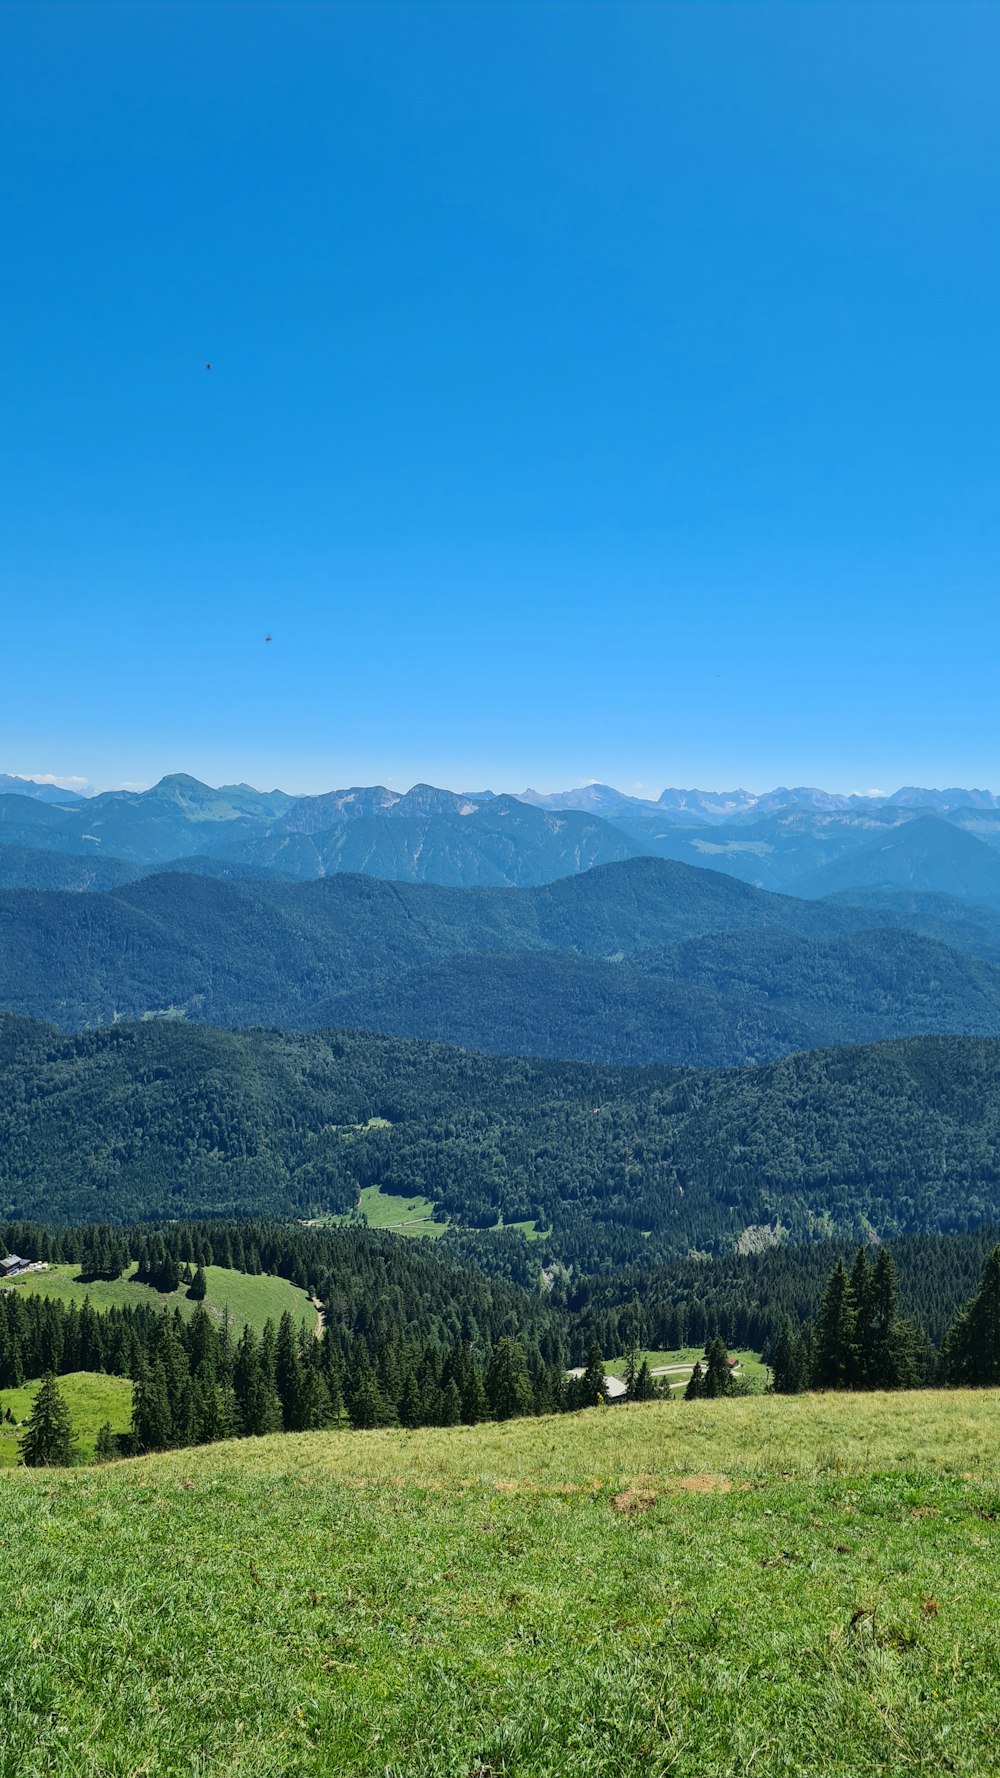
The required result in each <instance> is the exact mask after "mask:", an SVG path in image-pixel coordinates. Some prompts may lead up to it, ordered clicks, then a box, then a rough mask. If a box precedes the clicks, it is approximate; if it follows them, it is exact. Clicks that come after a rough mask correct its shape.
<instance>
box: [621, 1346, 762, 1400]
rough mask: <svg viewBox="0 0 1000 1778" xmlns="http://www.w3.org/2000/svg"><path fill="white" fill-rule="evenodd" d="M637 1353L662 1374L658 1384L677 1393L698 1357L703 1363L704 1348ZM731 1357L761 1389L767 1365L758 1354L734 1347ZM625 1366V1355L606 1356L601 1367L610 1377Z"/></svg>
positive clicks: (682, 1389) (652, 1368)
mask: <svg viewBox="0 0 1000 1778" xmlns="http://www.w3.org/2000/svg"><path fill="white" fill-rule="evenodd" d="M639 1356H640V1359H643V1358H645V1359H646V1361H647V1363H648V1365H649V1368H650V1370H651V1371H653V1372H654V1373H655V1372H657V1371H659V1372H661V1373H665V1374H661V1375H659V1376H657V1378H656V1381H657V1382H658V1383H660V1384H665V1383H669V1384H670V1388H671V1392H672V1393H673V1394H674V1395H680V1394H683V1392H684V1390H685V1389H686V1387H687V1384H688V1381H689V1379H690V1376H691V1372H692V1371H693V1370H694V1367H695V1365H696V1363H697V1362H698V1360H699V1359H701V1360H702V1362H704V1358H705V1349H704V1347H703V1346H678V1347H676V1348H675V1349H674V1350H673V1351H672V1352H641V1353H640V1354H639ZM730 1356H731V1357H732V1358H738V1359H739V1361H740V1371H741V1375H742V1376H744V1377H745V1378H746V1379H747V1381H748V1383H750V1385H751V1386H752V1387H753V1388H754V1389H761V1390H763V1389H764V1388H765V1387H766V1385H767V1378H768V1370H767V1365H766V1364H762V1362H761V1359H760V1354H759V1353H757V1352H744V1351H736V1350H734V1351H733V1352H732V1353H731V1354H730ZM627 1367H628V1359H627V1357H626V1358H612V1359H609V1360H608V1362H607V1363H606V1364H605V1366H604V1368H605V1370H606V1371H607V1372H608V1373H609V1375H610V1376H613V1377H624V1375H625V1371H626V1369H627Z"/></svg>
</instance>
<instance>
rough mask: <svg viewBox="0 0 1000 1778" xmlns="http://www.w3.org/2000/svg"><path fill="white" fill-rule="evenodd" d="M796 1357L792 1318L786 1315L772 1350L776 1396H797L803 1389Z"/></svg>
mask: <svg viewBox="0 0 1000 1778" xmlns="http://www.w3.org/2000/svg"><path fill="white" fill-rule="evenodd" d="M796 1356H797V1354H796V1338H795V1333H794V1330H793V1328H792V1322H791V1317H790V1316H789V1315H786V1316H785V1319H784V1321H783V1322H782V1324H781V1332H780V1333H779V1335H778V1337H777V1339H776V1340H775V1342H774V1346H773V1348H772V1350H771V1378H772V1388H773V1389H774V1393H775V1395H795V1394H796V1393H797V1392H798V1390H799V1388H800V1387H801V1384H800V1381H799V1375H798V1367H797V1364H796Z"/></svg>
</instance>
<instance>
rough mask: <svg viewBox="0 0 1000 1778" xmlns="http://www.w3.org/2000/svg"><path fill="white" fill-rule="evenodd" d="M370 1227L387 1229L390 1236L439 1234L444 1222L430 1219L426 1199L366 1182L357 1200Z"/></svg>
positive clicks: (430, 1207) (429, 1210) (428, 1204)
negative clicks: (388, 1190)
mask: <svg viewBox="0 0 1000 1778" xmlns="http://www.w3.org/2000/svg"><path fill="white" fill-rule="evenodd" d="M358 1202H359V1205H360V1207H361V1209H362V1210H363V1211H364V1214H365V1220H366V1222H367V1224H368V1227H369V1228H370V1229H391V1230H392V1232H393V1234H394V1235H429V1236H432V1237H436V1236H438V1235H443V1234H444V1231H445V1226H446V1225H445V1224H444V1223H443V1222H433V1221H432V1220H431V1214H432V1211H433V1209H434V1206H433V1204H432V1203H431V1201H430V1199H429V1198H400V1197H396V1196H395V1194H394V1193H393V1192H386V1191H383V1190H382V1187H381V1186H379V1185H366V1186H364V1187H363V1188H362V1190H361V1194H360V1196H359V1199H358Z"/></svg>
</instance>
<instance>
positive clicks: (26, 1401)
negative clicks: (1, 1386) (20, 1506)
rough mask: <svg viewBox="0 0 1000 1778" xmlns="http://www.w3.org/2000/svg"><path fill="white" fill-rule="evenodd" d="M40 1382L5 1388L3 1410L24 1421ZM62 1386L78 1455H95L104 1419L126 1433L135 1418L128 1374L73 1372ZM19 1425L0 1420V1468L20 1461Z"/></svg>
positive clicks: (61, 1381)
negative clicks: (17, 1387) (133, 1416)
mask: <svg viewBox="0 0 1000 1778" xmlns="http://www.w3.org/2000/svg"><path fill="white" fill-rule="evenodd" d="M37 1388H38V1383H37V1382H35V1383H27V1384H26V1385H25V1387H24V1388H23V1389H5V1390H4V1391H3V1392H2V1394H0V1413H3V1412H5V1411H6V1410H7V1408H9V1409H10V1411H11V1413H12V1414H13V1416H14V1419H15V1420H16V1421H18V1422H21V1421H24V1420H26V1419H27V1418H28V1415H29V1414H30V1413H31V1404H32V1402H33V1401H34V1399H35V1391H36V1390H37ZM59 1388H60V1390H61V1392H62V1395H63V1398H64V1400H65V1402H66V1406H67V1407H68V1409H69V1414H70V1419H71V1420H72V1422H73V1431H74V1432H75V1433H76V1435H77V1438H78V1441H79V1443H78V1445H77V1455H78V1457H79V1458H80V1459H81V1460H82V1461H84V1462H87V1463H89V1462H90V1461H91V1460H92V1458H93V1455H94V1440H95V1439H96V1437H97V1434H98V1431H99V1430H100V1428H101V1427H102V1426H103V1425H104V1422H105V1420H107V1422H108V1424H109V1425H110V1427H111V1430H112V1432H127V1431H128V1429H129V1426H130V1424H131V1420H132V1385H131V1383H130V1382H129V1381H128V1380H127V1378H125V1377H104V1376H98V1375H97V1374H95V1372H93V1371H70V1372H69V1373H68V1375H66V1376H63V1377H60V1378H59ZM18 1431H19V1428H18V1427H17V1426H11V1424H10V1422H9V1421H6V1420H5V1421H0V1469H7V1468H11V1467H12V1466H14V1465H16V1464H17V1463H18V1462H19V1461H20V1454H19V1450H18Z"/></svg>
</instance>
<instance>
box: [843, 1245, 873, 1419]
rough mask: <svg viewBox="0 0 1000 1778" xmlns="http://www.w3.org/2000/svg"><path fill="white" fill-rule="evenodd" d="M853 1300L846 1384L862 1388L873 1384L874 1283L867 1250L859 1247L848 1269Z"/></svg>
mask: <svg viewBox="0 0 1000 1778" xmlns="http://www.w3.org/2000/svg"><path fill="white" fill-rule="evenodd" d="M851 1295H852V1296H853V1298H854V1363H853V1366H852V1369H851V1374H850V1375H849V1376H848V1379H847V1381H848V1382H849V1383H851V1384H859V1385H860V1386H862V1387H864V1386H865V1385H870V1384H871V1383H872V1382H873V1381H874V1377H873V1375H872V1372H873V1366H874V1346H875V1283H874V1278H873V1275H872V1268H871V1262H870V1261H869V1258H868V1250H867V1248H865V1247H859V1248H858V1251H857V1255H856V1257H855V1260H854V1264H853V1266H852V1267H851Z"/></svg>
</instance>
